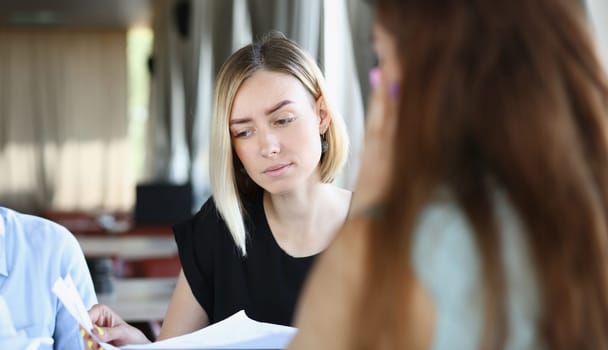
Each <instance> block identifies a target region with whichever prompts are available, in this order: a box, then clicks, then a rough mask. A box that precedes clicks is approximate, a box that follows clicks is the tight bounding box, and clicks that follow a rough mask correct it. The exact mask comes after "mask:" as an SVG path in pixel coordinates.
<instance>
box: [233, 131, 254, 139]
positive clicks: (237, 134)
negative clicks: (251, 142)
mask: <svg viewBox="0 0 608 350" xmlns="http://www.w3.org/2000/svg"><path fill="white" fill-rule="evenodd" d="M250 135H251V130H249V129H247V130H242V131H237V132H235V133H234V137H237V138H245V137H248V136H250Z"/></svg>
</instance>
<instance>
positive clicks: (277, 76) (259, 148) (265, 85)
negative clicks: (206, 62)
mask: <svg viewBox="0 0 608 350" xmlns="http://www.w3.org/2000/svg"><path fill="white" fill-rule="evenodd" d="M328 125H329V117H328V115H327V111H326V109H325V105H324V102H323V99H322V98H320V99H318V100H317V101H315V100H314V98H313V97H312V96H311V95H310V93H309V92H308V91H307V90H306V88H304V86H303V85H302V84H301V83H300V81H299V80H297V79H296V78H295V77H293V76H290V75H288V74H283V73H276V72H269V71H266V70H260V71H258V72H256V73H254V74H253V75H252V76H251V77H250V78H249V79H247V80H245V82H244V83H243V84H242V85H241V87H240V88H239V90H238V92H237V94H236V97H235V100H234V104H233V107H232V113H231V114H230V135H231V138H232V145H233V147H234V150H235V152H236V154H237V156H238V157H239V159H240V161H241V163H242V164H243V166H244V167H245V170H246V171H247V174H248V175H249V177H251V179H252V180H253V181H254V182H255V183H257V184H258V185H259V186H261V187H262V188H264V189H265V190H266V191H268V192H270V193H272V194H278V193H286V192H290V191H293V190H295V189H296V188H298V187H299V186H303V185H304V184H305V183H306V182H308V181H311V180H312V181H320V176H319V173H318V170H317V168H318V164H319V159H320V158H321V141H320V134H322V133H324V132H325V131H326V130H327V126H328Z"/></svg>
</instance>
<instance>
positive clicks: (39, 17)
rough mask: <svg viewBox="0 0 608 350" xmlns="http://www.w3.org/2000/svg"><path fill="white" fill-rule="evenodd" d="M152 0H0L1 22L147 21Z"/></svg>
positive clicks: (111, 23)
mask: <svg viewBox="0 0 608 350" xmlns="http://www.w3.org/2000/svg"><path fill="white" fill-rule="evenodd" d="M152 2H153V0H0V25H2V26H7V25H8V26H11V25H62V26H109V27H125V26H133V25H140V24H149V23H150V21H151V19H152V7H153V4H152Z"/></svg>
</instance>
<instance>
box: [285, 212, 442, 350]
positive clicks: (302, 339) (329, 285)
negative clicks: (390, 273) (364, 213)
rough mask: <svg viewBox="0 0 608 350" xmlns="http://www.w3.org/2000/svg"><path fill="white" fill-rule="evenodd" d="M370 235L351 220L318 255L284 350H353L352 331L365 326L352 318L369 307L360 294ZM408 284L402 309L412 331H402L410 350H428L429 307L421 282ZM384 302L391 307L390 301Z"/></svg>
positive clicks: (365, 224)
mask: <svg viewBox="0 0 608 350" xmlns="http://www.w3.org/2000/svg"><path fill="white" fill-rule="evenodd" d="M370 234H371V233H370V232H369V220H368V219H366V218H364V217H359V218H353V217H351V218H350V219H349V220H348V222H347V224H346V225H345V226H344V228H343V229H342V231H341V232H339V233H338V236H337V238H336V240H335V241H334V242H333V243H332V245H331V246H330V247H329V248H328V249H327V251H326V252H325V253H324V254H323V256H322V258H321V260H320V261H319V263H318V264H317V265H316V266H315V268H314V270H313V272H312V273H311V275H310V278H309V280H308V281H307V284H306V287H305V289H304V291H303V293H302V298H301V299H300V303H299V304H298V309H297V313H296V320H295V326H296V327H297V328H298V333H297V334H296V336H295V337H294V339H293V341H292V343H291V344H290V346H289V349H291V350H297V349H349V348H350V347H351V346H352V343H351V339H352V337H353V331H357V330H356V329H355V328H353V326H355V325H360V324H361V323H362V322H364V320H363V321H362V320H356V319H355V318H357V317H360V315H362V314H364V313H363V312H361V308H365V307H368V305H366V304H365V302H364V301H363V300H362V293H363V291H364V289H365V288H367V286H365V285H364V283H365V281H364V273H365V269H366V266H365V262H366V259H367V256H366V254H367V246H368V244H369V235H370ZM404 258H405V257H404ZM395 278H398V276H395ZM411 283H412V284H411V285H410V286H409V287H410V292H411V293H410V297H411V298H410V300H409V302H406V303H405V304H406V305H409V307H407V310H403V312H404V313H406V315H407V316H406V317H407V318H408V319H409V320H410V321H409V322H408V325H410V327H411V329H404V330H403V331H404V332H407V334H410V335H412V336H411V337H410V338H409V339H408V343H409V344H410V345H411V347H409V348H411V349H428V348H430V345H431V344H432V339H433V332H434V316H435V313H434V306H433V302H432V300H431V297H430V295H429V293H428V291H427V290H426V288H424V286H423V285H422V284H421V283H420V281H418V280H413V281H411ZM377 297H378V298H383V296H382V295H378V296H377ZM404 298H405V295H404ZM384 302H386V303H389V304H392V303H394V300H385V301H384ZM395 304H397V303H395Z"/></svg>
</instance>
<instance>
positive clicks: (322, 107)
mask: <svg viewBox="0 0 608 350" xmlns="http://www.w3.org/2000/svg"><path fill="white" fill-rule="evenodd" d="M315 112H316V113H317V115H318V116H319V134H321V135H322V134H325V132H326V131H327V129H329V123H330V122H331V116H330V115H329V112H328V110H327V105H326V103H325V98H324V97H323V96H319V98H317V101H316V102H315Z"/></svg>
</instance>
